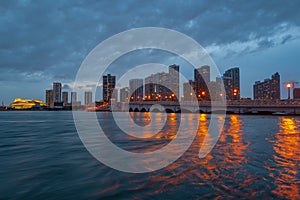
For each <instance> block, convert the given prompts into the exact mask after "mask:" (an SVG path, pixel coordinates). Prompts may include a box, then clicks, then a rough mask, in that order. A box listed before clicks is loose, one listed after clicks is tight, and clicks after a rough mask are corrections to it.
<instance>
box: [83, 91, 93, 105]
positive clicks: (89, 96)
mask: <svg viewBox="0 0 300 200" xmlns="http://www.w3.org/2000/svg"><path fill="white" fill-rule="evenodd" d="M92 104H93V93H92V92H90V91H86V92H84V105H86V106H91V105H92Z"/></svg>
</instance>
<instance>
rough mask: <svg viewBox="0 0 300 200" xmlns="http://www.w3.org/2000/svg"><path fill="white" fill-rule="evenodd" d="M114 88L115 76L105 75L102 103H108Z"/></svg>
mask: <svg viewBox="0 0 300 200" xmlns="http://www.w3.org/2000/svg"><path fill="white" fill-rule="evenodd" d="M115 87H116V76H111V75H110V74H107V75H106V76H103V94H102V95H103V101H105V102H109V101H110V99H111V98H112V93H113V91H114V89H115Z"/></svg>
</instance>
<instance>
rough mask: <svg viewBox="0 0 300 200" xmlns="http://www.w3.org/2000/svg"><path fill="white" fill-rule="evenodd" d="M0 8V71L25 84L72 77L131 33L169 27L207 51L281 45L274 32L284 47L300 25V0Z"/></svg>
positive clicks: (8, 4) (11, 4)
mask: <svg viewBox="0 0 300 200" xmlns="http://www.w3.org/2000/svg"><path fill="white" fill-rule="evenodd" d="M0 5H1V6H0V12H1V14H2V17H1V18H0V34H1V38H0V43H1V46H0V67H1V69H2V70H4V71H7V72H8V71H10V72H14V73H19V74H20V76H21V77H24V80H26V74H34V73H39V74H45V75H47V76H48V77H50V78H53V79H57V80H65V81H68V80H72V79H73V78H74V77H75V74H76V71H77V69H78V67H79V66H80V63H81V62H82V61H83V59H84V57H85V56H86V55H87V54H88V52H90V51H91V50H92V49H93V48H94V47H95V46H96V45H97V44H98V43H99V42H101V41H103V40H104V39H106V38H108V37H109V36H112V35H114V34H116V33H119V32H121V31H125V30H127V29H129V28H136V27H144V26H160V27H166V28H171V29H175V30H177V31H181V32H183V33H185V34H187V35H189V36H191V37H193V38H194V39H196V40H197V41H198V42H200V43H201V44H202V45H204V46H209V45H213V44H214V45H216V46H222V45H226V44H230V43H233V42H241V43H243V42H249V41H257V47H256V48H257V49H258V50H260V49H265V48H270V47H273V46H274V45H276V44H277V43H276V42H274V41H273V39H274V37H275V38H276V35H277V34H281V35H283V36H282V37H283V38H282V39H281V44H284V43H286V42H287V41H289V40H292V39H293V37H294V36H293V35H291V34H287V35H284V34H285V32H287V31H288V30H289V29H290V28H291V27H298V26H299V25H300V12H298V8H299V7H300V3H299V1H286V2H284V1H272V2H269V1H188V0H184V1H158V0H157V1H126V3H125V1H124V2H122V1H76V0H75V1H29V0H20V1H14V0H12V1H2V2H1V4H0ZM272 38H273V39H272ZM251 51H253V48H249V51H247V48H246V49H245V50H244V51H243V52H244V53H248V52H251ZM24 73H25V74H24ZM23 75H24V76H23ZM0 76H1V80H4V77H3V75H0Z"/></svg>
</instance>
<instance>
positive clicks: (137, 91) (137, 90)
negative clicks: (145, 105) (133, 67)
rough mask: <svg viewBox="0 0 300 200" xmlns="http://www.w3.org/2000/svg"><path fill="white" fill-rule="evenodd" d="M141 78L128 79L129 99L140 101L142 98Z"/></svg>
mask: <svg viewBox="0 0 300 200" xmlns="http://www.w3.org/2000/svg"><path fill="white" fill-rule="evenodd" d="M143 90H144V88H143V79H131V80H129V91H130V100H131V101H142V100H143V98H144V91H143Z"/></svg>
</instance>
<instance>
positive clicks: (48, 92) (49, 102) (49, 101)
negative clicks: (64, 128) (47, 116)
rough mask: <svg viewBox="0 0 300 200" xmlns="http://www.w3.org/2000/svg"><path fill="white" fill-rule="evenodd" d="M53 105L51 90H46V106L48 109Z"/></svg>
mask: <svg viewBox="0 0 300 200" xmlns="http://www.w3.org/2000/svg"><path fill="white" fill-rule="evenodd" d="M52 104H53V90H46V105H47V106H48V107H50V106H52Z"/></svg>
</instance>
